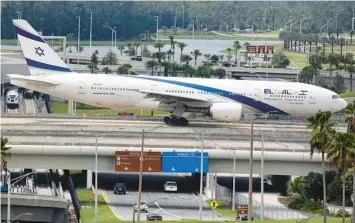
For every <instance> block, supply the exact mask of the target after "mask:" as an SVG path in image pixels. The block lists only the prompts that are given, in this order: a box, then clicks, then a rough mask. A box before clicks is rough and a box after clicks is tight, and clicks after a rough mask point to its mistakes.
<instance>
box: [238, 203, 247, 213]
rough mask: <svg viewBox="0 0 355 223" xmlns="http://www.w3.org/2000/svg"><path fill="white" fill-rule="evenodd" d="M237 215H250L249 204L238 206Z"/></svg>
mask: <svg viewBox="0 0 355 223" xmlns="http://www.w3.org/2000/svg"><path fill="white" fill-rule="evenodd" d="M237 213H238V214H248V205H247V204H241V205H238V208H237Z"/></svg>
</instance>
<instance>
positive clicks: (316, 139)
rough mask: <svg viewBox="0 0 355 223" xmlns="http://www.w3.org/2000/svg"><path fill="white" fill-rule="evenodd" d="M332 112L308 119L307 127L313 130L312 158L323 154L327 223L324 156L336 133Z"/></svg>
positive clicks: (324, 214) (320, 113)
mask: <svg viewBox="0 0 355 223" xmlns="http://www.w3.org/2000/svg"><path fill="white" fill-rule="evenodd" d="M330 116H331V112H321V111H319V112H318V113H317V114H315V115H313V116H311V117H309V118H308V124H307V127H308V128H311V129H312V138H311V140H310V146H311V157H312V156H313V154H314V152H320V153H322V168H323V222H324V223H326V221H327V215H326V205H327V189H326V181H325V163H324V155H325V152H326V149H327V145H328V144H329V142H330V139H331V138H330V134H331V133H332V132H333V131H334V130H333V129H332V127H333V126H334V123H331V122H329V119H330Z"/></svg>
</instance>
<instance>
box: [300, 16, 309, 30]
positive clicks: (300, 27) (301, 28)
mask: <svg viewBox="0 0 355 223" xmlns="http://www.w3.org/2000/svg"><path fill="white" fill-rule="evenodd" d="M306 19H309V17H306V18H304V19H302V20H300V33H302V22H303V21H304V20H306Z"/></svg>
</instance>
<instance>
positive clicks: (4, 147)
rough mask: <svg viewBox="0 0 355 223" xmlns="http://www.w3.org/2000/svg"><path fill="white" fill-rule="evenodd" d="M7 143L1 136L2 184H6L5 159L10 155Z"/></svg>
mask: <svg viewBox="0 0 355 223" xmlns="http://www.w3.org/2000/svg"><path fill="white" fill-rule="evenodd" d="M7 143H8V139H7V138H4V137H2V136H1V170H0V174H1V173H2V171H4V172H5V175H4V179H2V182H6V179H7V161H6V159H5V158H6V157H10V156H11V153H10V149H11V147H9V146H7V145H6V144H7ZM1 175H2V174H1Z"/></svg>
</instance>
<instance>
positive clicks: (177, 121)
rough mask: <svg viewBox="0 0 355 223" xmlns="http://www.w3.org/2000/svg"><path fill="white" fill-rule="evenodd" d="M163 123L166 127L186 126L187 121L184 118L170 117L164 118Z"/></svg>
mask: <svg viewBox="0 0 355 223" xmlns="http://www.w3.org/2000/svg"><path fill="white" fill-rule="evenodd" d="M164 123H165V124H167V125H171V126H188V125H189V121H188V120H187V119H186V118H184V117H180V118H178V117H176V116H171V117H164Z"/></svg>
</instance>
